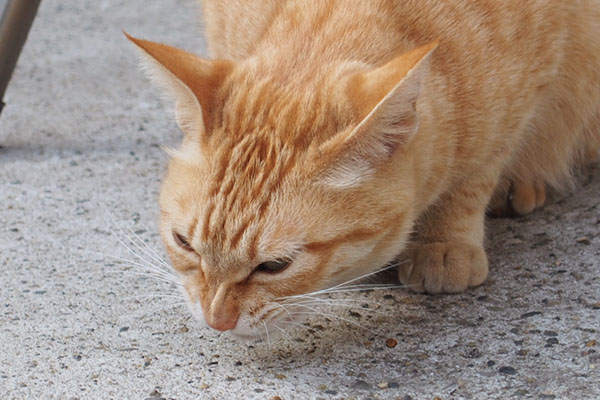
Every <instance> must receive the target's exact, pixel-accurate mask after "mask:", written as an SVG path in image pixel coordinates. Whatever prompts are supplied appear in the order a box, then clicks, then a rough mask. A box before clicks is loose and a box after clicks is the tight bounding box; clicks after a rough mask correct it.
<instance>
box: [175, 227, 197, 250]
mask: <svg viewBox="0 0 600 400" xmlns="http://www.w3.org/2000/svg"><path fill="white" fill-rule="evenodd" d="M173 239H174V240H175V243H177V245H178V246H179V247H181V248H182V249H184V250H186V251H194V249H193V248H192V246H191V245H190V242H188V240H187V239H186V238H185V236H183V235H181V234H179V233H177V232H176V231H173Z"/></svg>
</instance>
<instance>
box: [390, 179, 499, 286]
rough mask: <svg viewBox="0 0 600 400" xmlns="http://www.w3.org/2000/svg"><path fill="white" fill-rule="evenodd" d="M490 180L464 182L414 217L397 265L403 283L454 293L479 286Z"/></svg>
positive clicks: (485, 266)
mask: <svg viewBox="0 0 600 400" xmlns="http://www.w3.org/2000/svg"><path fill="white" fill-rule="evenodd" d="M496 179H497V178H496V176H495V175H494V174H492V175H491V176H489V175H488V176H486V177H478V178H476V179H468V180H465V181H464V182H462V183H461V184H460V185H458V186H457V187H455V188H454V189H452V190H450V191H449V192H447V193H446V194H444V195H443V196H442V197H441V198H440V199H439V200H438V201H437V202H436V203H435V204H434V205H433V206H432V207H430V209H428V210H427V211H426V212H425V213H424V214H423V215H422V216H421V217H420V218H419V220H418V222H417V226H416V232H415V241H414V242H413V243H412V245H411V246H410V248H409V249H408V250H407V251H406V253H405V254H404V255H402V256H401V259H400V266H399V267H398V276H399V278H400V281H401V282H402V283H403V284H405V285H407V287H408V288H410V289H411V290H413V291H416V292H427V293H458V292H462V291H464V290H466V289H468V288H469V287H475V286H478V285H480V284H481V283H483V281H484V280H485V279H486V277H487V274H488V260H487V256H486V253H485V250H484V249H483V240H484V218H485V209H486V204H487V202H488V201H489V198H490V196H491V195H492V192H493V190H494V187H495V184H496Z"/></svg>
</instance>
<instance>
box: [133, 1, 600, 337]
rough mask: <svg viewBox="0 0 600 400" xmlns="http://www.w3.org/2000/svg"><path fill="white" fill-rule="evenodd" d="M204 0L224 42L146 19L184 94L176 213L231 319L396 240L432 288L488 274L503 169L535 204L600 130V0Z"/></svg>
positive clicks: (165, 193) (180, 97)
mask: <svg viewBox="0 0 600 400" xmlns="http://www.w3.org/2000/svg"><path fill="white" fill-rule="evenodd" d="M203 3H204V4H203V6H204V12H205V17H206V27H207V38H208V44H209V48H210V51H211V53H212V55H213V57H214V58H215V60H214V61H210V60H207V59H203V58H200V57H197V56H195V55H192V54H189V53H186V52H184V51H182V50H178V49H175V48H172V47H169V46H166V45H162V44H157V43H152V42H148V41H144V40H139V39H134V38H130V39H131V40H132V41H133V42H134V43H135V44H136V45H137V46H138V47H139V48H140V49H141V50H142V52H143V54H144V55H145V56H147V57H145V59H146V64H147V66H148V69H149V71H150V73H151V76H152V77H153V78H154V79H155V80H156V81H157V82H158V83H159V84H160V85H162V86H164V87H165V88H166V89H167V90H168V91H170V92H171V93H172V94H173V96H174V97H175V99H176V101H177V104H176V110H175V111H176V117H177V121H178V123H179V125H180V126H181V129H182V130H183V131H184V132H185V137H184V140H183V144H182V146H181V148H180V149H178V150H174V151H171V155H172V159H171V162H170V164H169V169H168V173H167V176H166V178H165V180H164V184H163V187H162V192H161V197H160V206H161V210H162V228H161V232H162V237H163V240H164V243H165V245H166V247H167V250H168V252H169V255H170V257H171V260H172V262H173V266H174V268H175V269H176V270H177V271H178V272H179V275H180V277H181V280H182V283H183V285H184V287H185V292H186V295H187V298H188V300H189V303H190V305H191V308H192V311H193V313H194V314H195V315H196V316H197V317H199V318H201V319H205V321H206V322H207V323H208V325H210V326H211V327H213V328H215V329H219V330H223V331H224V330H231V331H232V332H233V333H234V334H236V335H238V336H242V337H251V336H256V335H257V334H260V333H261V332H263V327H264V329H268V327H269V326H279V325H282V324H286V323H288V322H293V321H294V320H295V319H296V318H298V316H299V315H300V314H302V313H301V311H302V310H303V308H302V307H303V306H302V305H296V306H294V302H295V300H296V299H302V297H301V296H300V297H290V296H296V295H302V294H306V293H309V292H314V291H316V290H319V289H323V288H327V287H331V286H333V285H336V284H339V283H341V282H344V281H347V280H348V279H352V278H354V277H357V276H360V275H363V274H366V273H368V272H371V271H374V270H376V269H378V268H380V267H382V266H385V265H387V264H388V263H390V262H392V261H394V260H395V259H397V257H399V255H400V259H401V260H404V263H402V264H401V267H399V277H400V280H401V282H402V283H404V284H406V285H408V287H410V288H411V289H413V290H415V291H419V292H421V291H426V292H429V293H440V292H451V293H454V292H460V291H463V290H465V289H467V288H468V287H473V286H477V285H479V284H481V283H482V282H483V281H484V280H485V278H486V276H487V274H488V261H487V257H486V254H485V251H484V248H483V240H484V214H485V211H486V206H487V204H488V202H489V201H490V198H491V197H492V195H493V193H494V190H495V188H496V187H497V184H498V182H500V181H502V182H504V184H503V187H507V185H506V182H509V185H510V186H511V187H512V194H511V202H512V204H511V207H512V208H513V209H514V210H515V211H517V212H518V213H527V212H530V211H532V210H533V209H535V208H536V207H538V206H540V205H541V204H542V203H543V202H544V199H545V184H551V185H554V186H558V185H563V184H564V183H565V182H567V183H568V182H569V178H570V173H571V170H572V168H573V166H575V165H577V164H578V163H579V162H580V161H581V160H583V159H584V158H585V157H586V155H587V154H594V152H595V151H596V150H597V149H598V146H599V144H600V40H598V38H599V37H600V3H599V2H598V1H596V0H579V1H563V0H530V1H521V0H503V1H497V0H478V1H471V0H448V1H437V0H369V1H365V0H294V1H291V0H290V1H285V0H246V1H243V0H205V1H204V2H203ZM500 198H503V197H502V196H500ZM409 241H410V243H411V244H410V245H407V243H408V242H409Z"/></svg>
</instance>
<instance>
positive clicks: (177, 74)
mask: <svg viewBox="0 0 600 400" xmlns="http://www.w3.org/2000/svg"><path fill="white" fill-rule="evenodd" d="M124 33H125V32H124ZM125 36H127V38H128V39H129V40H130V41H131V42H133V43H134V44H135V45H136V46H137V47H138V48H139V49H140V50H141V53H142V55H143V58H142V62H143V65H144V67H145V69H146V70H147V71H148V75H149V77H150V79H151V80H152V81H153V82H155V83H156V84H157V85H158V86H160V87H161V88H162V89H164V90H166V91H167V93H168V94H170V95H171V96H172V97H173V98H174V99H175V118H176V120H177V124H178V125H179V126H180V127H181V129H182V130H183V131H184V132H185V133H186V134H188V135H197V134H201V133H203V132H206V131H210V129H211V126H212V123H213V116H214V115H215V113H216V107H217V104H216V100H217V99H216V97H217V96H216V94H217V92H218V90H219V89H220V88H221V86H222V84H223V81H224V80H225V78H226V77H227V76H228V75H229V73H230V72H231V70H232V68H233V63H232V62H230V61H224V60H215V61H209V60H204V59H202V58H200V57H198V56H195V55H193V54H191V53H188V52H185V51H183V50H180V49H177V48H175V47H171V46H167V45H165V44H161V43H154V42H150V41H147V40H142V39H136V38H134V37H131V36H130V35H128V34H127V33H125Z"/></svg>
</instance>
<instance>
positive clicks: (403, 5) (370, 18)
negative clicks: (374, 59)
mask: <svg viewBox="0 0 600 400" xmlns="http://www.w3.org/2000/svg"><path fill="white" fill-rule="evenodd" d="M202 5H203V11H204V20H205V24H206V36H207V41H208V47H209V50H210V51H211V53H212V54H211V55H212V56H213V57H215V58H227V59H234V60H240V59H243V58H246V57H248V56H250V55H251V54H253V53H254V52H255V51H256V49H257V48H258V47H259V46H260V44H261V43H264V42H275V43H277V42H278V43H279V44H285V42H286V40H288V39H289V38H290V36H291V35H294V34H296V35H300V36H302V37H303V39H304V40H306V41H307V42H311V43H312V44H314V45H315V46H316V47H321V49H322V50H325V47H326V46H327V45H328V40H329V41H332V40H334V41H338V42H344V41H349V40H355V39H357V38H358V39H360V40H355V43H353V44H354V45H355V47H356V53H357V54H360V53H362V54H363V55H365V53H369V52H373V53H376V54H382V53H385V52H387V51H393V50H394V49H395V48H396V47H402V45H401V44H398V42H402V41H404V42H405V43H408V42H411V43H415V42H416V43H421V44H422V43H425V42H428V41H431V40H433V39H442V40H443V41H446V42H455V43H464V44H465V46H470V47H471V48H473V47H476V46H495V47H500V48H499V49H497V50H498V51H501V52H502V51H503V52H506V53H511V52H513V53H518V52H519V51H522V50H524V49H519V44H520V43H524V44H531V43H532V42H540V44H541V46H548V45H549V44H548V43H549V42H550V40H560V38H561V35H564V34H565V31H566V30H570V31H577V30H579V31H580V32H579V33H580V34H581V36H582V39H584V38H586V37H587V38H589V39H590V40H592V38H594V37H595V36H596V35H597V34H600V2H599V1H597V0H578V1H568V2H565V1H562V0H530V1H527V2H523V1H521V0H504V1H497V0H479V1H476V2H475V1H471V0H448V1H438V0H369V1H364V0H294V1H289V0H203V1H202ZM353 31H359V32H360V37H358V36H354V35H352V32H353ZM327 36H329V37H327ZM544 38H545V39H544ZM319 44H322V46H319ZM589 44H590V45H593V43H589ZM501 47H504V48H501ZM333 50H334V49H333ZM473 50H476V49H473ZM521 55H522V53H521ZM367 56H368V54H367ZM369 61H371V60H369Z"/></svg>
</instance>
